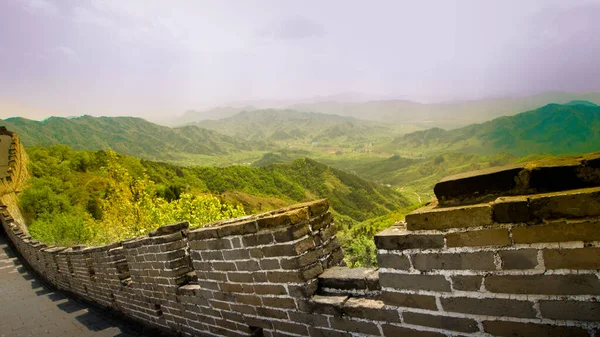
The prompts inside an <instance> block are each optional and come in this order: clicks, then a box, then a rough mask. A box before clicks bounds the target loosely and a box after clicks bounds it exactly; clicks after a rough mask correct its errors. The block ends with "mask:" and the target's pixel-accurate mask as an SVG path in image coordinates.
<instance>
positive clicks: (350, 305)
mask: <svg viewBox="0 0 600 337" xmlns="http://www.w3.org/2000/svg"><path fill="white" fill-rule="evenodd" d="M342 313H343V314H344V315H346V316H350V317H356V318H364V319H370V320H374V321H384V322H398V323H399V322H400V316H399V315H398V311H397V310H394V309H386V308H385V304H384V303H383V301H381V300H373V299H368V298H349V299H348V300H347V301H346V302H345V303H344V306H343V308H342Z"/></svg>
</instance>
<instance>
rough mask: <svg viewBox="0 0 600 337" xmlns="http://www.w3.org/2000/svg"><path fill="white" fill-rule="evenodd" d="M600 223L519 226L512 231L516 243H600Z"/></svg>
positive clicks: (591, 221)
mask: <svg viewBox="0 0 600 337" xmlns="http://www.w3.org/2000/svg"><path fill="white" fill-rule="evenodd" d="M599 228H600V223H599V222H598V221H597V220H590V221H585V222H572V223H567V222H564V221H563V222H554V223H549V224H546V225H535V226H519V227H514V228H513V229H512V237H513V241H514V242H515V243H538V242H568V241H600V230H598V229H599Z"/></svg>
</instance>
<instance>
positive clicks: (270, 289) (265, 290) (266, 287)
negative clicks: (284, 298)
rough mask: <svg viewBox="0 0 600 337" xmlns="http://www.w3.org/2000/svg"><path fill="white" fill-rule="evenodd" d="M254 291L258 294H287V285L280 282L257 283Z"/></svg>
mask: <svg viewBox="0 0 600 337" xmlns="http://www.w3.org/2000/svg"><path fill="white" fill-rule="evenodd" d="M254 291H255V292H256V294H258V295H287V291H286V290H285V287H284V286H282V285H278V284H255V285H254Z"/></svg>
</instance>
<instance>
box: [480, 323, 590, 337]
mask: <svg viewBox="0 0 600 337" xmlns="http://www.w3.org/2000/svg"><path fill="white" fill-rule="evenodd" d="M483 329H484V331H485V332H487V333H489V334H491V335H492V336H515V337H519V336H522V337H527V336H547V337H562V336H573V337H576V336H581V337H584V336H585V337H587V336H589V334H588V332H587V331H586V330H584V329H582V328H579V327H574V326H556V325H548V324H535V323H522V322H508V321H484V322H483Z"/></svg>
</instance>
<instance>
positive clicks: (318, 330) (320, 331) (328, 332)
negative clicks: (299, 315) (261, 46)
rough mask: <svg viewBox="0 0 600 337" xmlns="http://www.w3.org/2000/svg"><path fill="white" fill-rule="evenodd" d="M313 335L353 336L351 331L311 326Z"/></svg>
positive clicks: (315, 336)
mask: <svg viewBox="0 0 600 337" xmlns="http://www.w3.org/2000/svg"><path fill="white" fill-rule="evenodd" d="M308 330H309V334H310V336H311V337H352V335H351V334H350V333H349V332H343V331H335V330H330V329H323V328H315V327H309V328H308Z"/></svg>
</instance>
